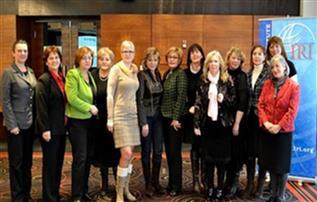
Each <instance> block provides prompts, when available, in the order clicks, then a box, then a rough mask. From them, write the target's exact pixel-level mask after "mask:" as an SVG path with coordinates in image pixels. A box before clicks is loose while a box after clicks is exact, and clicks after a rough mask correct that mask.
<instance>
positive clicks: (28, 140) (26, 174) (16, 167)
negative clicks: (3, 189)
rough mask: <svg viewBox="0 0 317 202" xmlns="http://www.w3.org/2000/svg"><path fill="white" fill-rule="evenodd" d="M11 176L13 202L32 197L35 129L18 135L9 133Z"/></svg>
mask: <svg viewBox="0 0 317 202" xmlns="http://www.w3.org/2000/svg"><path fill="white" fill-rule="evenodd" d="M7 137H8V153H9V174H10V188H11V200H12V201H15V202H16V201H21V202H22V201H25V200H27V199H28V198H29V197H30V194H31V193H30V192H31V184H32V181H31V180H32V172H31V168H32V154H33V141H34V132H33V127H30V128H29V129H25V130H24V129H21V130H20V133H19V134H18V135H13V134H11V133H10V132H9V131H7Z"/></svg>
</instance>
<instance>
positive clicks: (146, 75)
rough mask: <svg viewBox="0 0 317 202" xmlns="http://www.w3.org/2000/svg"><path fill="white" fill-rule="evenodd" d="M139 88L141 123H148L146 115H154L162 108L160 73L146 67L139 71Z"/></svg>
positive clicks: (138, 101) (138, 98) (138, 100)
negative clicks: (153, 72)
mask: <svg viewBox="0 0 317 202" xmlns="http://www.w3.org/2000/svg"><path fill="white" fill-rule="evenodd" d="M138 78H139V83H140V86H139V90H138V92H137V94H138V96H137V103H138V114H139V121H140V125H141V126H143V125H145V124H146V123H147V121H146V117H147V116H148V117H151V116H154V115H155V114H156V113H157V112H159V110H160V106H161V101H162V95H163V83H162V79H161V75H160V73H159V72H158V71H157V72H155V78H154V75H153V74H152V73H151V72H150V70H148V69H146V70H143V71H140V72H139V73H138Z"/></svg>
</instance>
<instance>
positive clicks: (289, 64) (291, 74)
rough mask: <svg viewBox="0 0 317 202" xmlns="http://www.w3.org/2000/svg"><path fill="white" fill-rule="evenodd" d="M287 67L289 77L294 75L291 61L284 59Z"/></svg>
mask: <svg viewBox="0 0 317 202" xmlns="http://www.w3.org/2000/svg"><path fill="white" fill-rule="evenodd" d="M286 62H287V64H288V67H289V75H288V76H289V77H292V76H294V75H295V74H297V72H296V69H295V65H294V63H293V62H291V61H290V60H286Z"/></svg>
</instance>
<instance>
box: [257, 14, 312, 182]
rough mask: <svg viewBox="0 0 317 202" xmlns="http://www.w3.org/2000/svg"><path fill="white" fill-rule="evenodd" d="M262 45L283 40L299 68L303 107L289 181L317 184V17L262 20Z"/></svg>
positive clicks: (294, 142) (294, 137)
mask: <svg viewBox="0 0 317 202" xmlns="http://www.w3.org/2000/svg"><path fill="white" fill-rule="evenodd" d="M259 25H260V26H259V41H260V44H261V45H263V46H264V47H266V46H267V42H268V40H269V38H270V37H272V36H278V37H280V38H281V39H282V40H283V44H284V47H285V51H286V53H287V57H288V59H289V60H290V61H292V62H293V63H294V65H295V68H296V71H297V78H298V82H299V84H300V88H301V97H300V106H299V112H298V116H297V119H296V122H295V131H294V133H293V145H292V161H291V172H290V177H289V179H291V180H297V181H299V182H311V183H315V184H316V183H317V177H316V176H317V165H316V164H317V156H316V144H317V138H316V137H317V51H316V50H317V17H307V18H306V17H304V18H303V17H288V18H274V19H273V18H272V19H260V20H259Z"/></svg>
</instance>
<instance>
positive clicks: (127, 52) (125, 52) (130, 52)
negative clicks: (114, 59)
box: [121, 50, 134, 54]
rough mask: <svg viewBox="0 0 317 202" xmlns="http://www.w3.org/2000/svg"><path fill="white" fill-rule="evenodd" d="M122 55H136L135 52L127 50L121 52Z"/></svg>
mask: <svg viewBox="0 0 317 202" xmlns="http://www.w3.org/2000/svg"><path fill="white" fill-rule="evenodd" d="M121 53H124V54H132V53H134V51H131V50H129V51H128V50H126V51H121Z"/></svg>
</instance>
